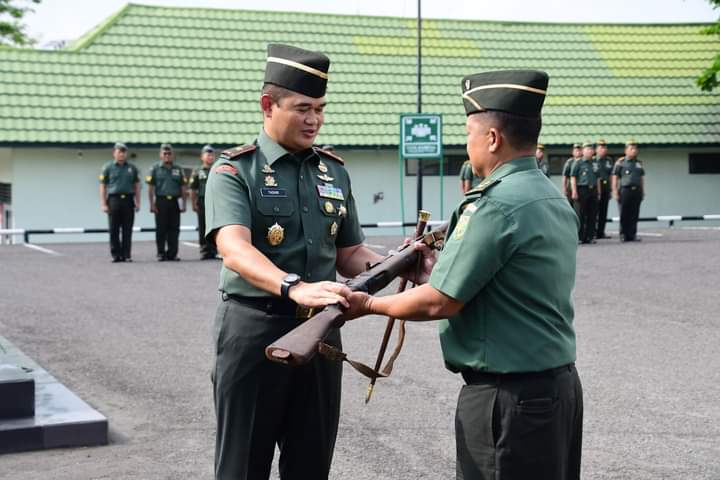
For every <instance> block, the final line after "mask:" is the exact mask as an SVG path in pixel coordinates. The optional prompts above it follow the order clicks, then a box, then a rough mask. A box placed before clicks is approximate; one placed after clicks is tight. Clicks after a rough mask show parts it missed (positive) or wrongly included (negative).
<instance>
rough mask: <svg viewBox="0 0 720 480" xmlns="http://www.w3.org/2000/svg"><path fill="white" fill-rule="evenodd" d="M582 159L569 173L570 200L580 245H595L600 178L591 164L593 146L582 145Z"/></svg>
mask: <svg viewBox="0 0 720 480" xmlns="http://www.w3.org/2000/svg"><path fill="white" fill-rule="evenodd" d="M582 152H583V153H582V155H583V156H582V157H581V158H580V159H579V160H578V161H576V162H575V164H574V165H573V167H572V172H571V173H570V183H571V187H572V199H573V201H574V202H575V204H576V205H577V210H578V217H579V218H580V235H579V236H580V243H595V225H596V224H597V206H598V200H599V199H600V178H599V177H598V175H597V164H596V163H595V162H593V153H594V149H593V144H592V142H585V143H584V144H583V150H582Z"/></svg>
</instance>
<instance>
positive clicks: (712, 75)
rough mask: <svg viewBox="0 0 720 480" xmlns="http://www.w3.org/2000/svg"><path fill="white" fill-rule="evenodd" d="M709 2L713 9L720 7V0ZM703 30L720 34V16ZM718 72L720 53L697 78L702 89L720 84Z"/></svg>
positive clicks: (705, 32) (709, 33)
mask: <svg viewBox="0 0 720 480" xmlns="http://www.w3.org/2000/svg"><path fill="white" fill-rule="evenodd" d="M708 2H710V4H711V5H712V6H713V9H715V8H720V0H708ZM701 32H702V33H703V34H705V35H718V36H720V18H718V20H717V22H715V25H711V26H709V27H706V28H703V29H702V30H701ZM718 72H720V53H718V54H717V55H715V60H714V61H713V63H712V65H710V67H709V68H706V69H705V71H703V73H702V75H700V76H699V77H698V78H697V80H696V83H697V84H698V86H699V87H700V88H701V89H702V90H704V91H706V92H710V91H712V90H713V89H714V88H715V87H717V86H718V85H720V81H718Z"/></svg>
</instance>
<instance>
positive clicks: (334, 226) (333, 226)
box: [330, 222, 338, 237]
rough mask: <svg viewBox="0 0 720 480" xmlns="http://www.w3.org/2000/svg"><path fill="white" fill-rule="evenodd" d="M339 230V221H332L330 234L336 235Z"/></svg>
mask: <svg viewBox="0 0 720 480" xmlns="http://www.w3.org/2000/svg"><path fill="white" fill-rule="evenodd" d="M337 231H338V224H337V222H333V223H331V224H330V236H331V237H334V236H335V235H337Z"/></svg>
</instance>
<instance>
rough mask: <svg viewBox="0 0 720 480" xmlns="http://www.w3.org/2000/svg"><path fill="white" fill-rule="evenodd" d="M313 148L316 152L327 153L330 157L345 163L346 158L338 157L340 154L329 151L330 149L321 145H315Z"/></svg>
mask: <svg viewBox="0 0 720 480" xmlns="http://www.w3.org/2000/svg"><path fill="white" fill-rule="evenodd" d="M313 148H314V149H315V151H316V152H318V153H322V154H325V155H327V156H328V157H330V158H332V159H333V160H337V161H338V162H340V163H341V164H342V165H345V160H343V159H342V158H341V157H338V156H337V155H335V154H334V153H333V152H331V151H328V150H323V149H322V148H320V147H313Z"/></svg>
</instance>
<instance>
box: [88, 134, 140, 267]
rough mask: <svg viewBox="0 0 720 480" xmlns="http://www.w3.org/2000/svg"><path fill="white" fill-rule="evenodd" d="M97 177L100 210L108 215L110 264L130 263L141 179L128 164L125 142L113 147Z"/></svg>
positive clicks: (132, 166) (135, 169)
mask: <svg viewBox="0 0 720 480" xmlns="http://www.w3.org/2000/svg"><path fill="white" fill-rule="evenodd" d="M98 178H99V179H100V208H102V211H103V212H105V213H107V214H108V224H109V225H108V227H109V230H110V255H112V261H113V263H117V262H132V257H131V246H132V229H133V223H134V222H135V212H137V211H138V210H140V176H139V175H138V169H137V167H136V166H135V165H133V164H132V163H130V162H128V161H127V146H125V144H124V143H116V144H115V147H114V148H113V159H112V160H110V161H109V162H108V163H106V164H105V166H104V167H103V169H102V172H101V173H100V176H99V177H98ZM121 231H122V236H121V233H120V232H121Z"/></svg>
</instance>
